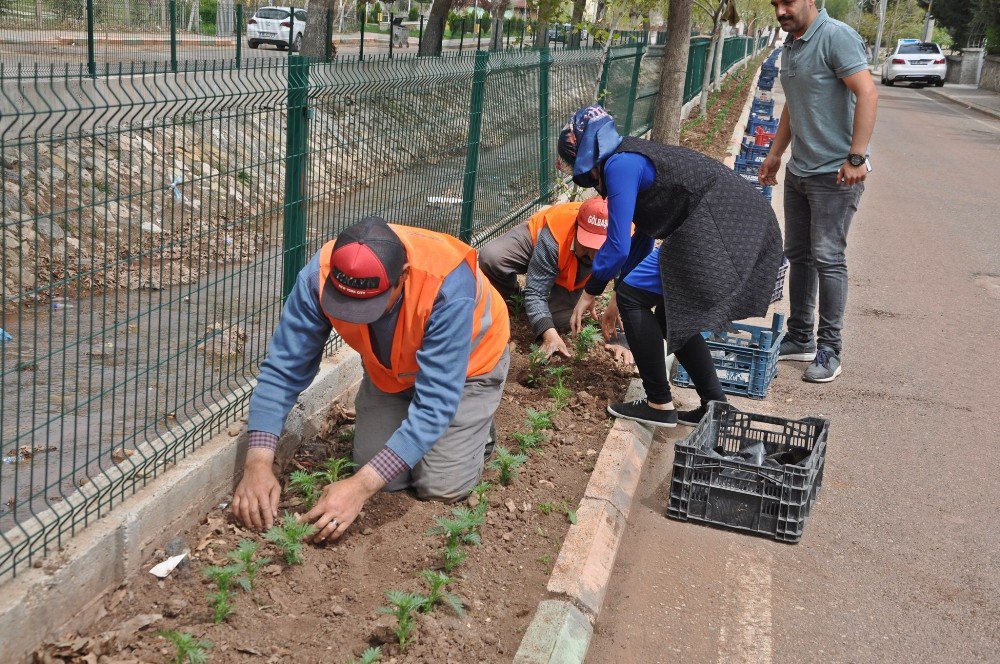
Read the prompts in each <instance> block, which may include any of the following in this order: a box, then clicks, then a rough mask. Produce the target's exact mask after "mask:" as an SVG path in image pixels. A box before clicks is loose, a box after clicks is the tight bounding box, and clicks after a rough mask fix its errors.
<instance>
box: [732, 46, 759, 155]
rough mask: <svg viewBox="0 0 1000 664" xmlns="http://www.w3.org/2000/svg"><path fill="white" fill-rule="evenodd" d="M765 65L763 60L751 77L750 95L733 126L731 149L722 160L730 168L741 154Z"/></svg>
mask: <svg viewBox="0 0 1000 664" xmlns="http://www.w3.org/2000/svg"><path fill="white" fill-rule="evenodd" d="M762 52H763V51H762ZM763 66H764V61H763V60H761V61H760V64H759V65H757V69H755V70H754V72H753V74H752V75H751V77H750V95H749V96H748V97H747V101H746V103H745V104H743V110H742V111H740V117H739V119H738V120H737V121H736V126H735V127H733V135H732V137H731V138H730V139H729V149H728V150H726V158H725V159H723V160H722V163H723V164H725V165H726V166H728V167H729V168H732V167H734V166H735V165H736V157H737V156H738V155H739V154H740V144H741V143H742V140H743V135H744V134H745V133H746V129H747V122H749V121H750V107H751V106H753V100H754V98H755V97H756V96H757V95H756V87H757V83H756V81H757V78H758V77H759V76H760V70H761V68H762V67H763Z"/></svg>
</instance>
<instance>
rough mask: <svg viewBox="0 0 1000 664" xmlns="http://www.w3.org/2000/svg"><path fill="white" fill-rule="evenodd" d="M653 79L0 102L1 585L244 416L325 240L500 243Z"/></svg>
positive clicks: (420, 80)
mask: <svg viewBox="0 0 1000 664" xmlns="http://www.w3.org/2000/svg"><path fill="white" fill-rule="evenodd" d="M695 48H697V46H696V45H693V46H692V49H695ZM692 63H693V64H694V66H697V63H698V60H697V59H694V58H693V59H692ZM661 64H662V49H652V51H651V52H647V50H646V46H645V45H644V44H633V45H627V46H624V47H620V48H616V49H613V50H612V52H611V54H610V57H609V58H608V60H607V62H606V64H604V65H603V66H602V52H601V51H600V50H586V49H565V50H564V49H558V50H552V51H550V50H548V49H545V50H533V51H529V50H525V51H514V50H509V51H502V52H497V53H487V52H480V53H476V54H466V55H447V56H444V57H440V58H415V57H410V56H407V57H398V58H394V59H391V60H390V59H388V58H387V57H382V56H380V57H375V58H370V59H367V60H365V61H358V60H357V59H351V60H342V61H337V62H326V63H316V62H313V63H310V62H308V61H306V60H305V59H304V58H301V57H298V56H293V57H292V58H289V59H288V60H286V61H280V62H268V61H252V62H247V63H246V64H245V66H244V67H243V69H242V70H234V69H231V68H228V67H227V66H225V65H224V64H218V65H215V66H205V65H203V66H202V68H200V69H198V70H192V71H188V72H184V71H181V72H176V73H175V72H170V71H164V67H162V66H157V65H150V66H147V65H141V66H138V67H136V68H130V69H124V68H122V69H120V70H119V71H117V72H116V73H115V74H114V75H103V76H97V77H94V78H90V77H79V76H74V75H63V76H56V75H45V76H42V75H37V74H33V75H31V76H26V75H20V76H16V77H14V78H12V79H9V80H7V81H5V82H4V84H3V86H2V88H0V159H2V169H3V170H2V174H3V188H2V190H0V223H2V226H0V247H2V251H3V260H2V262H0V287H2V300H0V328H2V329H3V332H2V333H0V399H2V405H0V437H2V441H3V442H2V444H0V453H2V457H3V459H2V463H0V533H2V535H0V579H3V578H5V577H8V576H12V575H14V574H16V573H17V572H18V570H20V569H23V567H24V566H25V565H29V564H30V563H31V561H32V559H33V558H34V557H36V556H39V555H44V552H46V551H50V550H52V549H53V548H55V547H58V546H60V545H61V543H62V542H63V541H64V540H65V539H66V538H67V537H70V536H72V535H73V534H74V533H75V532H76V531H77V530H79V529H80V528H83V527H85V526H86V525H87V524H89V523H90V522H92V521H94V520H96V519H98V518H100V517H101V516H102V515H104V514H105V513H106V512H107V511H108V510H110V509H112V508H113V507H114V506H115V505H117V504H118V503H119V502H120V501H122V500H124V499H126V497H127V496H128V495H130V494H132V493H133V492H134V491H136V490H137V489H138V488H140V487H142V486H143V485H145V484H146V483H147V482H149V481H151V480H152V479H153V478H155V477H156V476H157V475H158V474H159V473H160V472H163V471H164V470H165V469H166V468H167V467H168V466H170V465H171V464H172V463H174V462H176V461H177V460H178V459H180V458H182V457H184V456H185V455H186V454H188V453H189V452H191V451H192V450H194V449H195V448H196V447H197V446H198V445H199V444H201V443H202V442H203V441H205V440H207V439H208V438H210V437H211V436H213V435H215V434H216V433H218V432H219V431H220V430H221V429H222V428H223V427H225V426H227V425H228V424H229V423H232V422H234V421H236V420H237V419H238V418H239V417H240V416H241V415H242V414H243V412H244V411H245V409H246V404H247V400H248V397H249V391H250V386H251V384H252V380H253V377H254V375H255V373H256V370H257V367H258V366H259V364H260V362H261V360H262V359H263V357H264V353H265V349H266V343H267V339H268V338H269V336H270V334H271V332H272V330H273V329H274V326H275V324H276V322H277V319H278V314H279V312H280V308H281V303H282V298H283V296H284V294H285V293H287V291H288V288H289V285H290V283H291V280H293V279H294V277H295V275H296V273H297V272H298V270H299V269H300V268H301V267H302V266H303V265H304V264H305V261H307V260H308V258H309V257H310V256H311V255H312V254H313V253H314V252H315V251H316V250H317V249H318V248H319V247H320V246H321V245H322V243H323V242H325V241H326V240H327V239H329V238H330V237H332V236H334V235H336V234H337V232H338V231H339V230H340V229H341V228H343V227H344V226H346V225H349V224H351V223H353V222H354V221H356V220H357V219H359V218H360V217H362V216H364V215H367V214H381V215H383V216H385V217H387V218H390V219H393V220H396V221H400V222H402V223H407V224H413V225H420V226H424V227H429V228H434V229H436V230H440V231H445V232H449V233H454V234H456V235H459V236H461V237H463V238H466V239H468V240H469V241H470V242H472V243H473V244H477V245H478V244H481V243H482V242H485V241H487V240H489V239H491V238H493V237H495V236H496V235H498V234H499V233H501V232H503V231H504V230H505V229H507V228H509V227H510V226H511V225H512V224H513V223H516V222H517V221H519V220H521V219H523V218H525V215H526V214H528V213H530V212H532V211H533V210H535V209H537V206H538V205H539V204H541V203H543V202H547V201H549V200H551V199H552V197H553V196H554V195H556V194H557V193H558V191H559V190H560V188H562V187H564V186H565V184H564V181H563V180H562V179H561V178H560V177H558V175H557V173H556V172H555V171H554V169H553V162H554V158H555V154H556V149H555V145H556V139H557V136H558V133H559V129H560V128H561V126H562V125H563V124H564V123H565V122H566V120H567V118H568V117H569V116H570V114H571V113H572V112H573V111H574V110H576V109H577V108H579V107H580V106H583V105H585V104H587V103H590V102H592V101H593V100H594V99H595V97H596V96H599V97H601V98H603V99H605V101H606V103H607V104H608V106H609V108H610V109H611V110H612V112H613V113H614V114H615V115H616V117H617V118H618V121H619V123H620V126H621V128H622V129H623V130H626V129H630V130H631V131H630V133H632V134H635V135H638V134H641V133H643V132H645V131H647V129H648V127H649V126H650V125H651V123H652V116H653V112H654V110H655V102H656V85H657V81H658V79H659V68H660V66H661ZM702 65H703V63H702ZM8 337H9V338H8Z"/></svg>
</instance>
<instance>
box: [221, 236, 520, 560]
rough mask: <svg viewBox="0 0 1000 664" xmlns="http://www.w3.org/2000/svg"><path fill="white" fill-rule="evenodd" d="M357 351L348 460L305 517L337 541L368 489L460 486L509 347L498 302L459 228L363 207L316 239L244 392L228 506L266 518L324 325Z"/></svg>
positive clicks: (474, 474)
mask: <svg viewBox="0 0 1000 664" xmlns="http://www.w3.org/2000/svg"><path fill="white" fill-rule="evenodd" d="M331 329H332V330H336V331H337V333H338V334H339V335H340V336H341V338H343V340H344V341H345V342H346V343H347V344H348V345H349V346H351V348H353V349H354V350H356V351H357V352H358V353H360V355H361V360H362V363H363V366H364V375H363V377H362V381H361V387H360V389H359V391H358V396H357V399H356V401H355V409H356V411H357V423H356V426H355V437H354V462H355V463H357V464H358V465H359V466H361V468H360V470H359V471H358V472H357V473H356V474H355V475H353V476H352V477H349V478H347V479H344V480H341V481H339V482H335V483H333V484H328V485H326V487H324V489H323V494H322V497H321V498H320V499H319V501H318V502H317V503H316V506H315V507H314V508H313V509H312V510H311V511H310V512H308V513H307V514H306V515H305V517H304V518H305V520H306V521H309V522H312V523H313V525H315V526H316V529H317V534H316V536H315V538H314V539H315V541H323V540H325V539H328V538H329V539H337V538H339V537H340V536H341V535H342V534H343V533H344V531H345V530H346V529H347V528H348V527H349V526H350V525H351V523H352V522H353V521H354V519H355V518H356V517H357V515H358V513H359V512H360V511H361V509H362V507H363V506H364V504H365V501H367V500H368V498H370V497H371V496H372V495H374V494H375V493H376V492H378V491H379V490H387V491H396V490H399V489H404V488H412V489H413V490H414V491H415V492H416V494H417V496H418V497H420V498H431V499H439V500H445V501H454V500H458V499H461V498H464V497H465V496H466V495H468V493H469V491H470V490H471V489H472V487H473V486H475V485H476V483H477V482H478V481H479V478H480V476H481V474H482V470H483V453H484V449H485V446H486V442H487V439H488V437H489V433H490V427H491V424H492V420H493V414H494V412H495V411H496V409H497V406H498V405H499V404H500V397H501V395H502V393H503V387H504V382H505V381H506V379H507V368H508V366H509V364H510V357H509V353H508V350H507V343H508V340H509V337H510V320H509V317H508V314H507V307H506V306H505V305H504V302H503V299H502V298H501V297H500V295H499V293H497V292H496V290H494V289H493V287H492V286H491V285H490V283H489V281H488V280H487V279H486V278H485V277H484V276H483V274H482V272H481V271H480V270H479V269H478V267H477V265H476V251H475V250H474V249H473V248H472V247H470V246H468V245H466V244H464V243H462V242H461V241H459V240H458V239H456V238H454V237H452V236H450V235H445V234H442V233H435V232H433V231H428V230H424V229H420V228H410V227H407V226H398V225H395V224H387V223H386V222H385V221H384V220H382V219H379V218H374V217H369V218H367V219H364V220H363V221H361V222H360V223H358V224H355V225H354V226H351V227H350V228H347V229H345V230H344V231H343V232H342V233H341V234H340V235H339V236H338V237H337V239H336V241H331V242H328V243H326V244H325V245H324V246H323V248H322V249H320V251H319V253H318V254H317V255H316V256H314V257H313V258H312V260H310V261H309V264H308V265H306V267H305V268H304V269H303V270H302V271H301V272H300V273H299V276H298V279H297V281H296V283H295V288H294V289H293V291H292V292H291V294H290V295H289V296H288V299H287V301H286V302H285V307H284V310H283V311H282V314H281V321H280V323H279V324H278V329H277V330H276V331H275V333H274V336H273V337H272V338H271V343H270V346H269V348H268V353H267V358H266V359H265V360H264V363H263V364H262V365H261V371H260V376H258V379H257V381H258V382H257V387H256V388H255V389H254V393H253V396H252V397H251V399H250V417H249V422H248V425H247V428H248V429H249V430H250V441H249V451H248V453H247V460H246V464H245V466H244V470H243V479H242V480H241V481H240V484H239V486H238V487H237V488H236V492H235V494H234V496H233V513H234V514H235V515H236V517H237V518H238V519H239V520H240V521H241V522H243V523H244V524H245V525H247V526H253V527H255V528H257V529H261V528H268V527H270V525H271V524H272V522H273V520H274V517H275V516H276V515H277V510H278V499H279V496H280V493H281V487H280V485H279V484H278V480H277V478H276V477H275V476H274V473H273V471H272V469H271V466H272V463H273V461H274V449H275V446H276V444H277V441H278V435H279V434H280V433H281V429H282V427H283V425H284V421H285V418H286V417H287V415H288V413H289V411H290V410H291V408H292V406H293V405H294V404H295V400H296V398H297V397H298V395H299V394H300V393H301V392H302V391H303V390H304V389H305V388H306V387H307V386H308V385H309V384H310V383H311V382H312V380H313V378H314V377H315V375H316V372H317V371H318V369H319V364H320V359H321V357H322V355H323V347H324V345H325V344H326V341H327V339H328V337H329V336H330V331H331Z"/></svg>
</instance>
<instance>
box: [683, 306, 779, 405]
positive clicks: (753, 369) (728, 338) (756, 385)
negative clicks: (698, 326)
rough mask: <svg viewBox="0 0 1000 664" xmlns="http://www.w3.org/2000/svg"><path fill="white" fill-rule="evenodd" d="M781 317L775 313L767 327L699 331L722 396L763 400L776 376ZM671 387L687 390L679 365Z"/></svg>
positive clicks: (738, 325) (738, 326)
mask: <svg viewBox="0 0 1000 664" xmlns="http://www.w3.org/2000/svg"><path fill="white" fill-rule="evenodd" d="M784 327H785V317H784V315H782V314H779V313H775V314H774V316H773V318H772V319H771V327H763V326H760V325H751V324H749V323H730V324H729V328H730V329H729V330H726V331H724V332H702V333H701V336H703V337H704V338H705V341H706V342H707V343H708V348H709V350H710V351H712V361H713V363H714V364H715V373H716V374H717V375H718V376H719V382H720V383H722V391H723V392H725V393H726V394H735V395H737V396H743V397H750V398H751V399H763V398H764V397H766V396H767V390H768V388H770V387H771V381H772V380H774V377H775V376H776V375H777V374H778V349H779V348H780V346H781V341H782V339H784V338H785V330H784ZM674 384H675V385H677V386H679V387H691V386H692V385H693V383H692V382H691V377H690V376H689V375H688V372H687V371H686V370H685V369H684V366H683V365H678V367H677V378H676V379H675V380H674Z"/></svg>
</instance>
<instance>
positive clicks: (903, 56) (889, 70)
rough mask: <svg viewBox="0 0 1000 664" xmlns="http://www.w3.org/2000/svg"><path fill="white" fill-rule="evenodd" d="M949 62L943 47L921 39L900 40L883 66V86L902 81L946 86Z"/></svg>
mask: <svg viewBox="0 0 1000 664" xmlns="http://www.w3.org/2000/svg"><path fill="white" fill-rule="evenodd" d="M947 73H948V61H947V60H946V59H945V57H944V54H943V53H941V47H940V46H938V45H937V44H935V43H934V42H922V41H920V40H919V39H900V40H899V43H898V44H896V50H895V51H894V52H893V53H891V54H890V55H889V57H887V58H886V59H885V62H884V63H883V64H882V85H892V84H893V83H898V82H902V81H911V82H915V83H928V84H930V83H933V84H934V85H936V86H937V87H939V88H940V87H941V86H943V85H944V77H945V74H947Z"/></svg>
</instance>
